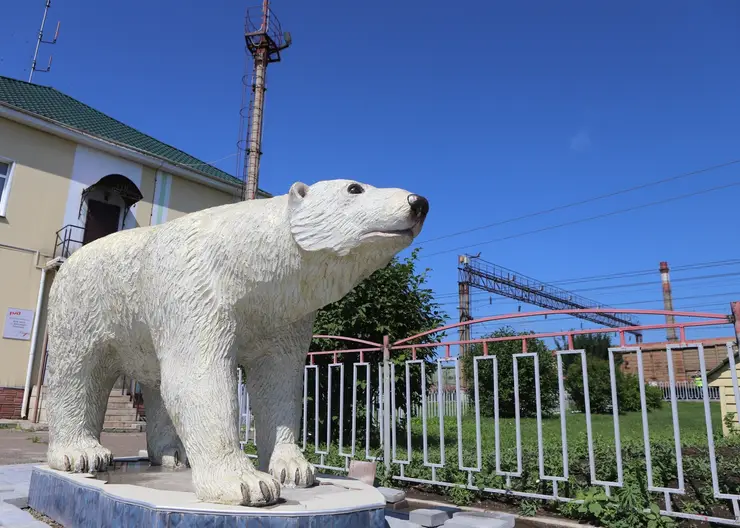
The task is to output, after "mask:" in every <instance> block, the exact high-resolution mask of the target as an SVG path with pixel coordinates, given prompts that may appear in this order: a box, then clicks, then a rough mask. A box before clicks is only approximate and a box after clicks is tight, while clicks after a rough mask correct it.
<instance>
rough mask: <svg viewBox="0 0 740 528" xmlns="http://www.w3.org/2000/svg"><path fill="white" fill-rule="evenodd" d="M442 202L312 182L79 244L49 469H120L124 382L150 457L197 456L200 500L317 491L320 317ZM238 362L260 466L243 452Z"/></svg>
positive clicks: (55, 332)
mask: <svg viewBox="0 0 740 528" xmlns="http://www.w3.org/2000/svg"><path fill="white" fill-rule="evenodd" d="M428 210H429V203H428V201H427V200H426V199H425V198H423V197H421V196H419V195H416V194H412V193H410V192H408V191H404V190H402V189H387V188H376V187H373V186H370V185H366V184H362V183H357V182H354V181H348V180H329V181H321V182H317V183H315V184H313V185H311V186H307V185H305V184H303V183H300V182H299V183H295V184H293V185H292V186H291V188H290V191H289V192H288V194H286V195H282V196H277V197H274V198H270V199H264V200H253V201H247V202H240V203H235V204H229V205H222V206H219V207H213V208H210V209H206V210H203V211H198V212H195V213H192V214H188V215H185V216H183V217H181V218H178V219H176V220H172V221H170V222H167V223H164V224H161V225H157V226H151V227H142V228H136V229H130V230H125V231H120V232H117V233H114V234H112V235H108V236H106V237H103V238H100V239H98V240H96V241H94V242H92V243H90V244H88V245H86V246H83V247H82V248H80V249H79V250H77V251H76V252H75V253H74V254H73V255H72V256H71V257H70V258H69V259H68V260H67V261H66V262H65V263H64V264H63V265H62V267H61V269H60V270H59V272H58V274H57V276H56V278H55V280H54V283H53V285H52V288H51V292H50V295H49V306H50V314H49V323H48V330H49V357H48V374H47V380H48V389H49V395H48V398H49V400H48V401H49V404H48V405H49V408H48V419H49V449H48V453H47V459H48V463H49V466H50V467H51V468H53V469H57V470H61V471H74V472H90V473H93V472H96V471H102V470H104V469H105V468H106V467H107V466H108V464H109V463H110V462H111V452H110V451H109V450H108V449H106V448H104V447H102V446H101V444H100V433H101V429H102V426H103V420H104V416H105V411H106V405H107V401H108V395H109V394H110V391H111V389H112V387H113V384H114V383H115V380H116V379H117V378H118V377H119V376H121V375H126V376H127V377H131V378H134V379H136V380H138V381H139V383H140V385H141V387H142V392H143V396H144V403H145V405H146V414H147V431H146V435H147V447H148V451H149V457H150V460H151V462H152V463H153V464H162V465H170V466H174V465H181V464H182V463H183V462H184V461H185V459H186V457H187V463H188V464H189V465H190V467H191V468H192V479H193V485H194V488H195V493H196V495H197V497H198V498H199V499H200V500H203V501H208V502H217V503H224V504H241V505H246V506H261V505H268V504H273V503H275V502H276V501H277V500H278V498H279V496H280V486H281V485H283V486H298V487H306V486H310V485H312V484H313V483H314V480H315V470H314V467H313V466H312V465H311V464H310V463H309V462H308V461H307V460H306V459H305V457H304V456H303V454H302V452H301V451H300V449H299V448H298V446H297V445H296V437H297V429H298V427H299V423H300V420H301V409H302V403H301V402H302V392H303V388H302V386H303V366H304V364H305V359H306V354H307V352H308V347H309V344H310V342H311V336H312V327H313V322H314V317H315V314H316V311H317V310H318V309H320V308H321V307H323V306H325V305H327V304H329V303H332V302H334V301H337V300H339V299H341V298H342V297H343V296H344V295H346V294H347V293H348V292H349V291H350V290H351V289H352V288H354V287H355V286H356V285H357V284H358V283H359V282H360V281H362V280H363V279H365V278H366V277H368V276H369V275H370V274H372V273H373V272H374V271H376V270H377V269H379V268H381V267H383V266H385V265H387V264H388V263H389V262H390V260H391V259H392V258H393V257H394V256H395V255H396V254H397V253H398V252H399V251H401V250H402V249H404V248H406V247H408V246H409V245H410V244H411V242H412V241H413V239H414V237H416V236H417V235H418V234H419V232H420V231H421V228H422V225H423V223H424V220H425V218H426V215H427V212H428ZM237 365H243V366H244V367H245V369H246V380H247V389H248V391H249V394H250V396H251V399H252V405H253V409H254V413H255V417H256V430H257V449H258V453H259V462H260V470H259V471H258V470H257V469H255V468H254V467H253V465H252V463H251V462H250V460H249V459H248V458H247V456H246V455H245V454H244V453H243V452H241V451H240V449H239V432H238V430H237V429H238V426H237V423H238V418H237V415H238V409H237V407H238V404H237V376H236V373H237ZM186 453H187V455H186ZM268 472H269V473H268Z"/></svg>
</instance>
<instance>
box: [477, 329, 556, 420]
mask: <svg viewBox="0 0 740 528" xmlns="http://www.w3.org/2000/svg"><path fill="white" fill-rule="evenodd" d="M530 333H531V332H516V331H514V330H513V329H511V328H509V327H504V328H501V329H499V330H497V331H495V332H493V333H492V334H489V335H488V336H486V337H490V338H496V337H512V336H526V335H529V334H530ZM527 350H528V351H529V352H535V353H536V354H537V360H538V362H539V372H540V403H541V406H542V412H543V414H544V415H547V414H550V413H551V412H552V410H554V409H555V407H556V405H557V402H558V378H557V364H556V362H555V359H554V358H553V357H552V354H551V352H550V351H549V350H548V349H547V346H546V345H545V343H543V342H542V341H541V340H539V339H528V340H527ZM521 351H522V342H521V340H520V339H512V340H510V341H492V342H489V343H488V355H489V356H496V360H497V363H498V392H499V394H498V398H499V413H500V416H501V417H511V416H514V414H515V412H514V411H515V407H514V358H513V355H514V354H518V353H520V352H521ZM482 355H483V347H482V346H481V345H473V346H471V347H470V349H469V353H467V354H465V356H464V357H463V373H464V376H465V379H466V381H467V385H468V387H470V388H471V394H472V389H473V387H474V386H475V384H474V376H473V374H474V373H473V360H474V359H473V358H474V357H476V356H482ZM492 363H493V362H492V361H481V362H479V365H478V388H479V394H480V400H481V401H480V411H481V415H482V416H489V417H490V416H494V398H493V366H492ZM517 372H518V377H519V409H520V412H521V416H535V415H536V412H537V400H536V398H535V379H534V361H533V360H532V359H530V358H519V360H518V361H517ZM471 401H472V399H471Z"/></svg>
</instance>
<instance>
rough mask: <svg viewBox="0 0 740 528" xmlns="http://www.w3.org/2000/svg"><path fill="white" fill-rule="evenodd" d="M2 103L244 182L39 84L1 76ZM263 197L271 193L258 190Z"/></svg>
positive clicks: (219, 177)
mask: <svg viewBox="0 0 740 528" xmlns="http://www.w3.org/2000/svg"><path fill="white" fill-rule="evenodd" d="M0 104H4V105H7V106H10V107H13V108H16V109H18V110H21V111H23V112H26V113H30V114H34V115H36V116H40V117H42V118H46V119H49V120H51V121H55V122H56V123H58V124H60V125H62V126H64V127H67V128H71V129H74V130H77V131H80V132H84V133H86V134H89V135H91V136H94V137H96V138H99V139H102V140H105V141H108V142H111V143H115V144H118V145H120V146H122V147H126V148H129V149H133V150H136V151H139V152H141V153H144V154H149V155H150V156H155V157H157V158H160V159H162V160H164V161H167V162H169V163H172V164H173V165H179V166H181V167H183V168H185V169H188V170H191V171H193V172H199V173H201V174H203V175H205V176H209V177H211V178H213V179H215V180H220V181H224V182H228V183H236V184H239V185H241V183H242V182H241V180H240V179H238V178H235V177H234V176H232V175H231V174H229V173H228V172H224V171H222V170H221V169H218V168H216V167H214V166H213V165H209V164H208V163H205V162H203V161H202V160H199V159H198V158H195V157H193V156H191V155H190V154H187V153H185V152H183V151H182V150H179V149H176V148H175V147H171V146H170V145H167V144H166V143H162V142H161V141H159V140H157V139H154V138H153V137H151V136H148V135H147V134H144V133H143V132H139V131H138V130H136V129H135V128H132V127H130V126H128V125H126V124H124V123H121V122H120V121H118V120H116V119H113V118H112V117H110V116H108V115H106V114H104V113H102V112H99V111H97V110H95V109H94V108H91V107H89V106H87V105H86V104H84V103H82V102H80V101H78V100H77V99H73V98H72V97H70V96H68V95H66V94H63V93H62V92H60V91H58V90H56V89H54V88H51V87H48V86H41V85H38V84H32V83H27V82H25V81H19V80H17V79H11V78H10V77H3V76H0ZM259 194H261V195H262V196H263V197H269V196H270V194H269V193H266V192H265V191H263V190H261V189H260V190H259Z"/></svg>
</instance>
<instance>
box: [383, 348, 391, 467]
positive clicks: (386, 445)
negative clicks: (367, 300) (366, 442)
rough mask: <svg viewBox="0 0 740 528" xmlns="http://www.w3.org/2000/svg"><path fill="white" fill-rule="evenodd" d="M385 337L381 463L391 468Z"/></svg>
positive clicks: (388, 360) (388, 366)
mask: <svg viewBox="0 0 740 528" xmlns="http://www.w3.org/2000/svg"><path fill="white" fill-rule="evenodd" d="M389 342H390V340H389V338H388V336H387V335H385V336H383V462H384V464H385V468H386V470H390V467H391V348H390V344H389Z"/></svg>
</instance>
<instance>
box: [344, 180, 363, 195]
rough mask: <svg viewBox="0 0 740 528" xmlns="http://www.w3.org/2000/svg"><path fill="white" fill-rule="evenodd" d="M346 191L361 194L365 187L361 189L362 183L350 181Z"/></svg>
mask: <svg viewBox="0 0 740 528" xmlns="http://www.w3.org/2000/svg"><path fill="white" fill-rule="evenodd" d="M347 192H348V193H350V194H362V193H364V192H365V189H363V188H362V185H360V184H359V183H351V184H350V185H349V187H347Z"/></svg>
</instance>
